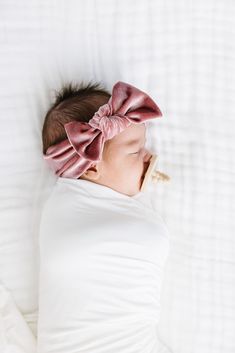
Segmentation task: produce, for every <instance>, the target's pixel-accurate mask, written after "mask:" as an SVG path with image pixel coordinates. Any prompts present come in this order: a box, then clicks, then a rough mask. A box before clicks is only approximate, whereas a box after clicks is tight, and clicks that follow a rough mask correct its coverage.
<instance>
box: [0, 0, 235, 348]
mask: <svg viewBox="0 0 235 353" xmlns="http://www.w3.org/2000/svg"><path fill="white" fill-rule="evenodd" d="M234 21H235V3H234V2H233V1H232V0H228V1H226V2H225V1H224V2H223V1H218V0H213V1H204V0H198V1H195V2H189V1H187V0H179V1H177V2H176V1H174V0H169V1H167V2H166V1H165V0H156V1H155V0H148V1H139V2H137V1H134V0H128V1H124V0H121V1H117V0H111V1H108V2H107V1H104V0H96V1H94V0H92V1H91V0H87V1H75V0H70V1H65V0H58V1H39V0H34V1H30V2H29V1H26V0H22V1H20V2H19V1H16V0H9V1H6V0H2V1H0V28H1V31H0V78H1V80H0V82H1V84H0V98H1V99H0V108H1V132H0V134H1V138H0V144H1V157H0V158H1V188H0V197H1V207H0V216H1V222H0V230H1V232H0V233H1V236H0V281H1V284H2V286H3V288H4V290H7V291H9V293H11V296H12V300H13V302H14V303H15V305H16V307H17V310H19V313H21V314H22V317H23V318H24V320H25V321H26V323H27V324H28V325H29V328H30V330H31V331H32V332H33V334H34V336H35V337H36V336H37V311H38V276H39V244H38V235H39V224H40V217H41V212H42V209H43V205H44V203H45V200H46V199H47V196H48V195H49V194H50V191H51V188H52V186H53V185H54V183H55V178H54V176H53V175H52V174H51V173H50V171H49V170H48V169H47V168H46V165H45V163H44V161H43V159H42V144H41V129H42V124H43V118H44V116H45V113H46V111H47V109H48V107H49V105H50V103H51V102H52V100H53V97H54V90H55V89H59V88H60V87H61V85H62V83H64V82H66V81H71V80H73V81H81V80H84V81H88V80H97V81H101V82H103V84H104V85H105V86H106V87H107V88H108V89H110V90H111V88H112V86H113V84H114V83H115V82H116V81H118V80H122V81H125V82H129V83H131V84H133V85H136V86H137V87H139V88H140V89H143V90H145V91H147V92H148V93H149V94H150V95H151V96H152V97H153V99H155V101H156V103H157V104H158V105H159V107H160V109H161V110H162V112H163V115H164V116H163V118H162V119H159V120H158V124H155V125H154V126H152V131H151V144H152V146H153V148H155V149H156V152H158V154H159V158H160V165H159V169H160V167H161V170H162V171H164V172H166V173H167V174H168V175H170V176H171V183H169V184H167V185H166V184H164V185H161V186H159V188H158V189H157V191H156V195H155V201H154V202H155V207H156V209H157V210H158V211H159V213H160V214H161V215H162V217H163V218H164V220H165V222H166V223H167V225H168V227H169V230H170V234H171V235H170V238H171V252H170V257H169V262H168V265H167V269H166V276H165V279H164V282H163V296H162V314H161V320H160V322H159V330H160V333H161V336H162V337H163V338H164V341H166V342H167V343H168V344H169V346H170V347H172V349H173V351H174V352H175V353H195V352H196V353H199V352H200V353H208V352H213V353H222V352H223V353H224V352H226V353H233V352H234V351H235V340H234V331H235V302H234V296H235V275H234V273H235V272H234V269H235V262H234V258H235V238H234V234H235V217H234V213H235V207H234V198H235V182H234V180H235V158H234V153H235V142H234V141H235V139H234V133H235V121H234V114H235V103H234V92H235V68H234V55H235V44H234V43H235V42H234ZM3 317H4V315H3V313H2V312H1V320H2V321H3ZM0 337H1V338H2V337H4V339H5V338H6V337H7V335H6V332H5V331H4V328H2V326H1V335H0ZM5 342H6V341H5ZM9 342H10V341H9ZM4 353H5V352H4Z"/></svg>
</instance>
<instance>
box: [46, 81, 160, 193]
mask: <svg viewBox="0 0 235 353" xmlns="http://www.w3.org/2000/svg"><path fill="white" fill-rule="evenodd" d="M110 97H111V94H110V93H109V92H108V91H107V90H106V89H105V88H103V87H102V86H101V84H100V83H88V84H84V83H81V84H80V85H77V84H72V83H69V84H66V85H64V86H63V87H62V88H61V90H60V91H59V92H57V96H56V99H55V102H54V103H53V105H52V106H51V107H50V109H49V111H48V112H47V114H46V117H45V120H44V125H43V130H42V140H43V154H44V155H45V154H46V151H47V150H48V148H49V147H50V146H54V145H59V144H60V145H61V144H63V143H64V142H62V141H65V140H66V139H68V134H67V133H66V130H65V127H64V125H65V124H67V123H69V122H74V121H78V122H83V123H88V122H89V121H90V119H91V118H92V117H93V116H94V114H95V113H96V112H97V111H98V109H99V108H100V107H101V106H103V105H106V103H108V102H109V100H110ZM145 99H146V98H145ZM126 101H127V99H126ZM133 104H134V103H133ZM135 104H136V103H135ZM148 104H149V103H148ZM137 105H138V103H137ZM146 105H147V104H146ZM128 111H130V109H129V110H128ZM140 111H141V110H140ZM120 112H121V109H120ZM136 112H137V109H136V110H135V113H136ZM151 113H152V114H153V112H150V113H146V107H145V106H144V102H143V103H142V114H143V115H144V114H145V115H147V114H151ZM126 114H127V113H126ZM138 114H140V113H138ZM138 114H136V115H137V117H138ZM157 115H158V116H161V112H160V110H159V111H158V113H157V114H156V111H155V116H157ZM120 116H122V114H120ZM119 119H120V118H119ZM130 119H131V118H130ZM132 119H133V118H132ZM146 120H147V118H146ZM82 126H83V127H84V126H86V124H83V125H82ZM89 127H90V126H89ZM93 130H94V129H93ZM97 131H98V130H97ZM82 133H83V132H80V134H82ZM84 133H86V132H84ZM75 138H76V136H75ZM78 138H79V139H80V140H79V141H80V142H79V143H80V144H82V143H83V137H82V135H81V136H78ZM67 141H68V140H67ZM145 142H146V124H145V122H144V121H143V122H141V121H140V120H139V121H138V123H130V122H128V124H126V127H125V128H124V129H122V131H121V132H119V133H117V134H115V135H114V137H112V138H111V139H106V140H105V142H104V144H103V149H102V156H101V157H102V158H100V160H96V161H93V162H92V163H91V161H90V165H89V166H88V167H87V168H84V167H83V169H85V170H84V172H83V173H82V174H80V176H79V177H78V179H79V178H80V179H85V180H88V181H90V182H94V183H98V184H101V185H105V186H107V187H110V188H112V189H113V190H116V191H118V192H120V193H123V194H126V195H128V196H134V195H136V194H137V193H139V192H140V189H141V185H142V182H143V178H144V175H145V173H146V171H147V169H148V166H149V164H150V159H151V157H152V154H151V153H150V151H148V150H147V149H146V148H145ZM70 147H71V145H70ZM63 151H64V150H63ZM73 158H74V157H73ZM58 175H59V174H58Z"/></svg>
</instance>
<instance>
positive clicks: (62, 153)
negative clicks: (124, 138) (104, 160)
mask: <svg viewBox="0 0 235 353" xmlns="http://www.w3.org/2000/svg"><path fill="white" fill-rule="evenodd" d="M161 116H162V113H161V111H160V109H159V108H158V106H157V104H156V103H154V101H153V100H152V99H151V98H150V97H149V96H148V95H147V94H146V93H144V92H142V91H141V90H139V89H138V88H136V87H134V86H132V85H130V84H127V83H125V82H121V81H119V82H117V83H116V84H115V85H114V86H113V90H112V95H111V97H110V99H109V101H108V103H106V104H104V105H102V106H101V107H100V108H99V109H98V111H97V112H96V113H95V114H94V116H93V117H92V118H91V119H90V120H89V122H88V123H86V122H80V121H76V120H75V121H71V122H69V123H66V124H65V125H64V128H65V131H66V134H67V136H68V138H67V139H66V140H63V141H61V142H59V143H57V144H55V145H52V146H50V147H49V148H48V149H47V151H46V154H43V157H44V159H45V160H46V161H47V163H48V164H49V166H50V167H51V168H52V169H53V170H54V171H55V174H56V175H58V176H63V177H65V178H74V179H78V178H79V177H80V176H81V175H82V174H83V173H84V172H85V171H86V170H87V169H88V168H89V167H90V166H91V165H92V164H93V163H94V162H95V161H99V160H100V159H101V157H102V151H103V147H104V142H105V141H106V140H110V139H112V138H113V137H114V136H115V135H117V134H119V133H120V132H122V131H123V130H124V129H126V128H127V127H128V126H129V125H130V124H131V123H134V124H139V123H144V122H145V121H146V120H148V119H153V118H157V117H161Z"/></svg>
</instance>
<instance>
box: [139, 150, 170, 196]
mask: <svg viewBox="0 0 235 353" xmlns="http://www.w3.org/2000/svg"><path fill="white" fill-rule="evenodd" d="M157 158H158V155H157V154H153V155H152V157H151V159H150V163H149V166H148V169H147V171H146V173H145V176H144V180H143V182H142V184H141V188H140V191H144V190H145V189H146V187H147V185H148V184H149V183H156V182H157V181H169V180H170V177H169V176H168V175H167V174H164V173H162V172H160V171H159V170H156V169H155V167H156V164H157Z"/></svg>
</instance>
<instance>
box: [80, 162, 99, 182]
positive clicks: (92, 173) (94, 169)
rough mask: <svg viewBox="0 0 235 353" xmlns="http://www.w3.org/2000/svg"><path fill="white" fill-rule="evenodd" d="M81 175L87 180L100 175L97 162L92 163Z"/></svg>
mask: <svg viewBox="0 0 235 353" xmlns="http://www.w3.org/2000/svg"><path fill="white" fill-rule="evenodd" d="M83 176H84V177H86V178H87V179H89V180H96V179H98V178H99V177H100V170H99V166H98V164H92V166H91V167H90V168H88V169H87V170H86V171H85V172H84V173H83Z"/></svg>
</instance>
